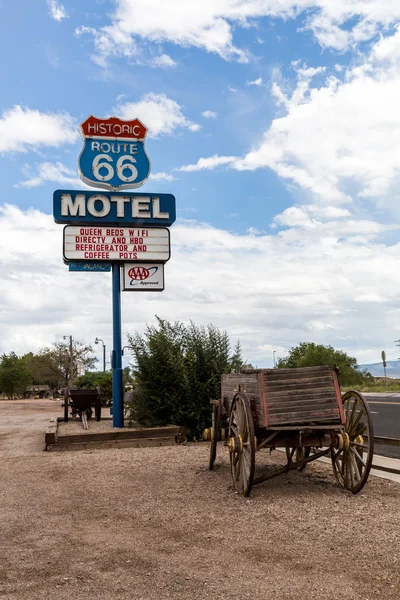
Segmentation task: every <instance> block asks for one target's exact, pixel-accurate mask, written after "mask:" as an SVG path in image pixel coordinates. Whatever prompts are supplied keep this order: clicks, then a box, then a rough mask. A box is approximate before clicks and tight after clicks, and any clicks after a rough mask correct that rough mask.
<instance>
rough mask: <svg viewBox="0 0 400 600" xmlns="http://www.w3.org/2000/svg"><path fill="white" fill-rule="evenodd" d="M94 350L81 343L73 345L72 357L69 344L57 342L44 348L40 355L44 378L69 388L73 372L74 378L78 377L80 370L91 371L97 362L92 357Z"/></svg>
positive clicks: (77, 342) (76, 342)
mask: <svg viewBox="0 0 400 600" xmlns="http://www.w3.org/2000/svg"><path fill="white" fill-rule="evenodd" d="M92 352H93V348H92V346H90V345H85V344H83V343H82V342H79V341H76V340H75V341H73V343H72V355H71V352H70V346H69V343H67V342H55V343H54V344H52V346H50V347H48V348H44V349H43V350H42V351H41V352H40V353H39V355H38V356H39V357H40V361H41V365H42V368H43V377H47V378H52V379H57V381H58V385H59V386H61V387H63V386H65V387H68V386H69V385H70V384H71V383H72V382H71V370H72V372H73V378H75V377H77V376H78V368H83V369H85V370H86V369H91V368H93V367H94V365H95V363H96V362H97V358H96V357H95V356H93V355H92ZM71 360H72V369H71Z"/></svg>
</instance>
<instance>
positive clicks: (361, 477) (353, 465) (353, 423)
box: [331, 391, 374, 494]
mask: <svg viewBox="0 0 400 600" xmlns="http://www.w3.org/2000/svg"><path fill="white" fill-rule="evenodd" d="M342 402H343V410H344V413H345V417H346V423H345V426H344V431H342V432H341V433H337V434H336V436H335V437H336V440H337V442H336V444H335V445H334V446H332V448H331V458H332V465H333V471H334V473H335V477H336V479H337V481H338V483H339V485H340V486H341V487H343V488H346V489H347V490H350V491H351V492H353V494H357V493H358V492H359V491H360V490H361V489H362V488H363V487H364V485H365V483H366V481H367V479H368V475H369V472H370V470H371V464H372V458H373V455H374V427H373V424H372V417H371V411H370V410H369V406H368V404H367V402H366V401H365V400H364V398H363V396H362V395H361V394H359V393H358V392H353V391H351V392H346V393H345V394H344V395H343V396H342ZM365 438H367V439H365Z"/></svg>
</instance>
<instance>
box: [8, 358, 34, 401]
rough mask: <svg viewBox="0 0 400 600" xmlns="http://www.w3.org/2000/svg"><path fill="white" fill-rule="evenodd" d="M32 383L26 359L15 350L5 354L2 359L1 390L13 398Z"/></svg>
mask: <svg viewBox="0 0 400 600" xmlns="http://www.w3.org/2000/svg"><path fill="white" fill-rule="evenodd" d="M31 383H32V377H31V375H30V373H29V371H28V370H27V368H26V366H25V363H24V361H23V360H22V359H21V358H19V357H18V356H17V355H16V354H15V352H10V354H3V355H2V357H1V360H0V390H1V391H2V392H3V393H4V394H7V396H8V398H12V397H13V396H15V395H16V396H19V395H21V394H23V393H24V391H25V389H26V387H27V386H28V385H29V384H31Z"/></svg>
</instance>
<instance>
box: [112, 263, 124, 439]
mask: <svg viewBox="0 0 400 600" xmlns="http://www.w3.org/2000/svg"><path fill="white" fill-rule="evenodd" d="M120 269H121V266H120V265H119V264H118V263H113V265H112V306H113V345H114V348H113V365H112V366H113V371H112V396H113V426H114V427H123V426H124V399H123V375H122V344H121V270H120Z"/></svg>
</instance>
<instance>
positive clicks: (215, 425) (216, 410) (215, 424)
mask: <svg viewBox="0 0 400 600" xmlns="http://www.w3.org/2000/svg"><path fill="white" fill-rule="evenodd" d="M220 423H221V403H220V402H219V403H218V406H216V405H215V404H214V405H213V411H212V417H211V444H210V459H209V463H208V468H209V470H210V471H212V469H213V468H214V462H215V458H216V456H217V442H218V431H219V427H220Z"/></svg>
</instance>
